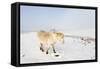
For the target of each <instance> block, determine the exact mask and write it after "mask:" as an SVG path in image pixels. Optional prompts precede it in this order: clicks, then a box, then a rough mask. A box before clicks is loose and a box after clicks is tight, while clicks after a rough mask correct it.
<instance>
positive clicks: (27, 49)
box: [20, 32, 95, 63]
mask: <svg viewBox="0 0 100 69" xmlns="http://www.w3.org/2000/svg"><path fill="white" fill-rule="evenodd" d="M83 38H84V39H83ZM64 40H65V43H64V44H63V45H62V44H60V43H57V44H56V45H55V49H56V51H57V54H59V55H60V56H59V57H55V56H54V54H53V53H52V52H51V53H50V54H48V55H47V54H45V53H44V52H42V51H41V50H40V48H39V43H38V39H37V36H36V32H29V33H21V45H20V47H21V48H20V49H21V50H20V60H21V61H20V63H41V62H56V61H75V60H92V59H95V39H94V38H92V37H91V38H88V37H82V38H81V37H79V36H78V37H76V38H75V36H73V37H72V35H71V36H68V37H67V35H66V36H65V38H64Z"/></svg>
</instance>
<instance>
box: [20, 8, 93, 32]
mask: <svg viewBox="0 0 100 69" xmlns="http://www.w3.org/2000/svg"><path fill="white" fill-rule="evenodd" d="M20 10H21V11H20V12H21V14H20V16H21V32H31V31H39V30H46V31H47V30H51V29H57V30H60V31H76V30H87V29H94V28H95V10H88V9H73V8H54V7H36V6H21V9H20Z"/></svg>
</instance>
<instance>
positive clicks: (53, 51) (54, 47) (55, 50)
mask: <svg viewBox="0 0 100 69" xmlns="http://www.w3.org/2000/svg"><path fill="white" fill-rule="evenodd" d="M51 46H52V49H53V52H54V53H56V50H55V47H54V44H51Z"/></svg>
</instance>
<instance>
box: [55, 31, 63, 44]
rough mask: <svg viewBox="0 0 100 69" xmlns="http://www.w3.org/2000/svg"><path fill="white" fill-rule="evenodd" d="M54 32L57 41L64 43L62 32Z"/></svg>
mask: <svg viewBox="0 0 100 69" xmlns="http://www.w3.org/2000/svg"><path fill="white" fill-rule="evenodd" d="M54 33H55V37H56V39H57V41H60V42H62V44H64V34H63V33H61V32H54Z"/></svg>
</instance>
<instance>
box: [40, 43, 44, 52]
mask: <svg viewBox="0 0 100 69" xmlns="http://www.w3.org/2000/svg"><path fill="white" fill-rule="evenodd" d="M40 50H41V51H42V52H44V49H43V44H42V43H40Z"/></svg>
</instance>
